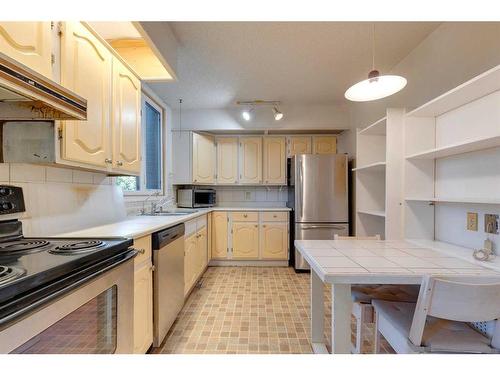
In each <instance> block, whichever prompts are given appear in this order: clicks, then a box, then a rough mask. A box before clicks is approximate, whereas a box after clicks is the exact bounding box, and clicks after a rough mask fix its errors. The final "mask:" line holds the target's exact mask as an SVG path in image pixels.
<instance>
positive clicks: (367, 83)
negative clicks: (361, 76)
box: [344, 24, 406, 102]
mask: <svg viewBox="0 0 500 375" xmlns="http://www.w3.org/2000/svg"><path fill="white" fill-rule="evenodd" d="M372 29H373V33H372V70H371V72H370V73H368V79H365V80H364V81H361V82H358V83H356V84H355V85H352V86H351V87H349V88H348V89H347V91H346V92H345V94H344V96H345V97H346V99H348V100H351V101H353V102H368V101H371V100H377V99H382V98H385V97H387V96H391V95H393V94H395V93H397V92H398V91H401V90H402V89H403V88H404V87H405V86H406V78H404V77H401V76H397V75H380V73H379V71H378V70H376V69H375V24H373V28H372Z"/></svg>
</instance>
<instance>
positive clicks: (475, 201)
mask: <svg viewBox="0 0 500 375" xmlns="http://www.w3.org/2000/svg"><path fill="white" fill-rule="evenodd" d="M405 201H408V202H433V203H473V204H500V199H481V198H446V197H438V198H415V197H410V198H405Z"/></svg>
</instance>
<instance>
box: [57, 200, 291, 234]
mask: <svg viewBox="0 0 500 375" xmlns="http://www.w3.org/2000/svg"><path fill="white" fill-rule="evenodd" d="M212 211H290V208H288V207H210V208H206V209H198V210H197V211H196V212H193V213H192V214H189V215H182V216H147V215H141V216H129V217H127V219H125V220H123V221H119V222H116V223H111V224H106V225H99V226H96V227H91V228H87V229H82V230H78V231H74V232H68V233H61V234H58V235H57V236H56V237H98V238H101V237H102V238H105V237H128V238H138V237H142V236H146V235H148V234H151V233H154V232H157V231H159V230H162V229H166V228H170V227H173V226H174V225H177V224H180V223H184V222H186V221H189V220H191V219H194V218H197V217H199V216H202V215H206V214H208V213H209V212H212Z"/></svg>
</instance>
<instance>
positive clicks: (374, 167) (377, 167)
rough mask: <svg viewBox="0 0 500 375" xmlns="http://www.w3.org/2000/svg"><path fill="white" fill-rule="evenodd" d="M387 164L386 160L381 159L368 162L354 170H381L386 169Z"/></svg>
mask: <svg viewBox="0 0 500 375" xmlns="http://www.w3.org/2000/svg"><path fill="white" fill-rule="evenodd" d="M385 164H386V163H385V161H380V162H377V163H372V164H367V165H363V166H360V167H356V168H353V169H352V171H353V172H355V171H364V170H371V171H379V170H380V171H381V170H385Z"/></svg>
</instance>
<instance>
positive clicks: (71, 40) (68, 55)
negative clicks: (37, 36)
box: [61, 22, 112, 167]
mask: <svg viewBox="0 0 500 375" xmlns="http://www.w3.org/2000/svg"><path fill="white" fill-rule="evenodd" d="M64 25H65V28H64V31H63V34H62V39H61V43H62V44H61V84H62V85H63V86H65V87H67V88H68V89H70V90H73V91H74V92H76V93H77V94H79V95H80V96H82V97H84V98H85V99H87V120H85V121H63V122H62V130H63V140H62V155H61V156H62V158H63V159H65V160H71V161H76V162H82V163H85V164H91V165H96V166H101V167H106V166H107V165H108V163H107V162H106V159H108V160H110V158H111V142H110V111H111V61H112V55H111V53H110V52H109V51H108V50H107V49H106V48H105V47H104V46H103V45H102V44H101V42H100V41H99V40H98V39H97V38H95V37H94V36H93V35H92V33H91V32H90V31H89V30H88V29H86V28H85V27H84V26H83V25H82V24H81V23H79V22H66V23H65V24H64Z"/></svg>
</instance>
